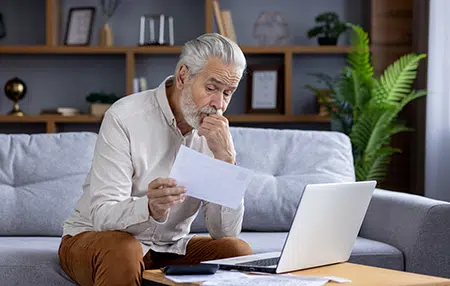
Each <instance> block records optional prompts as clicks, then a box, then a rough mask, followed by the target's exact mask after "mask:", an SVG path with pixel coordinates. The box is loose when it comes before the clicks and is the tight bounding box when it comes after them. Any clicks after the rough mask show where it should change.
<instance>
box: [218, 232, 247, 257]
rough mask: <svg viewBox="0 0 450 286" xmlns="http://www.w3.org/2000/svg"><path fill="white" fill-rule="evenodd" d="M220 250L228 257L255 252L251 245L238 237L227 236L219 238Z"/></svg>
mask: <svg viewBox="0 0 450 286" xmlns="http://www.w3.org/2000/svg"><path fill="white" fill-rule="evenodd" d="M218 244H219V248H220V251H221V252H223V253H225V254H226V256H227V257H236V256H244V255H250V254H253V250H252V248H251V247H250V245H249V244H248V243H247V242H245V241H244V240H242V239H239V238H237V237H225V238H221V239H219V240H218Z"/></svg>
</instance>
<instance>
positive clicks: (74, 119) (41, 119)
mask: <svg viewBox="0 0 450 286" xmlns="http://www.w3.org/2000/svg"><path fill="white" fill-rule="evenodd" d="M226 117H227V119H228V120H229V121H230V122H233V123H258V122H265V123H267V122H268V123H274V122H276V123H280V122H281V123H292V122H310V123H327V122H328V121H329V119H328V118H327V117H324V116H319V115H297V116H294V115H292V116H286V115H247V114H244V115H228V116H226ZM102 119H103V118H102V117H98V116H91V115H74V116H62V115H35V116H33V115H30V116H23V117H18V116H8V115H0V122H4V123H45V126H46V131H47V133H55V132H57V126H56V125H57V124H58V123H100V122H101V121H102Z"/></svg>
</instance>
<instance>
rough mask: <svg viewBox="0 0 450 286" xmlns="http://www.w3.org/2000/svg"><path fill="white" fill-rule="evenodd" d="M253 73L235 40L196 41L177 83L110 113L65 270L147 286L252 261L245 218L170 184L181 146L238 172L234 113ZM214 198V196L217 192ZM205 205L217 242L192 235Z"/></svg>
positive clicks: (84, 278)
mask: <svg viewBox="0 0 450 286" xmlns="http://www.w3.org/2000/svg"><path fill="white" fill-rule="evenodd" d="M245 68H246V60H245V57H244V54H243V53H242V51H241V50H240V49H239V47H238V46H237V45H236V44H235V43H234V42H232V41H230V40H228V39H227V38H225V37H222V36H220V35H218V34H205V35H203V36H201V37H198V38H196V39H194V40H191V41H189V42H187V43H186V44H185V46H184V49H183V52H182V54H181V56H180V59H179V62H178V64H177V67H176V70H175V75H174V76H169V77H168V78H166V79H165V80H164V81H163V82H162V83H161V85H160V86H159V87H157V88H156V89H152V90H147V91H143V92H140V93H137V94H133V95H131V96H127V97H124V98H122V99H121V100H119V101H117V102H116V103H115V104H114V105H113V106H111V108H110V109H109V110H108V111H107V112H106V114H105V116H104V119H103V122H102V125H101V128H100V131H99V134H98V140H97V144H96V148H95V153H94V158H93V162H92V167H91V170H90V172H89V174H88V176H87V178H86V182H85V184H84V185H83V190H84V193H83V196H82V197H81V198H80V200H79V202H78V204H77V206H76V210H75V212H74V213H73V214H72V215H71V216H70V217H69V218H68V219H67V220H66V222H65V224H64V234H63V238H62V241H61V245H60V249H59V258H60V263H61V266H62V268H63V269H64V271H65V272H66V273H67V274H68V275H69V276H70V277H71V278H72V279H73V280H75V281H76V282H77V283H79V284H80V285H93V284H95V285H139V284H140V283H141V277H142V271H143V270H144V269H151V268H159V267H162V266H165V265H174V264H196V263H199V262H200V261H203V260H211V259H219V258H227V257H234V256H241V255H248V254H251V253H252V250H251V248H250V247H249V245H248V244H247V243H246V242H244V241H242V240H240V239H238V238H236V236H237V235H238V234H239V233H240V231H241V225H242V219H243V214H244V202H243V201H242V202H241V205H240V207H239V208H238V209H236V210H235V209H228V208H226V207H223V206H220V205H217V204H213V203H210V202H206V201H201V200H198V199H196V198H192V197H188V196H186V188H185V187H184V186H180V185H178V184H177V182H176V181H174V180H173V179H172V178H168V175H169V173H170V169H171V166H172V164H173V162H174V159H175V157H176V154H177V151H178V149H179V147H180V145H182V144H183V145H185V146H188V147H190V148H192V149H194V150H197V151H199V152H201V153H204V154H207V155H208V156H213V157H214V158H216V159H218V160H222V161H225V162H228V163H230V164H235V150H234V146H233V142H232V138H231V135H230V131H229V125H228V121H227V119H226V118H225V117H224V116H222V112H224V111H225V110H226V109H227V106H228V104H229V103H230V100H231V97H232V95H233V93H234V91H235V90H236V88H237V87H238V84H239V82H240V80H241V77H242V74H243V72H244V70H245ZM211 191H212V192H213V191H214V190H211ZM201 206H203V215H204V217H205V222H206V226H207V228H208V231H209V234H210V236H205V237H201V236H194V237H192V236H191V235H189V233H190V226H191V223H192V222H193V220H194V219H195V217H196V216H197V214H198V212H199V209H200V207H201Z"/></svg>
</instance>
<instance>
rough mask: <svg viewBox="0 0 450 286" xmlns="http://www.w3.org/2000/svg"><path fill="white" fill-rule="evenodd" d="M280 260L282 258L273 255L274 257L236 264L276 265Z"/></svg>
mask: <svg viewBox="0 0 450 286" xmlns="http://www.w3.org/2000/svg"><path fill="white" fill-rule="evenodd" d="M279 260H280V258H279V257H273V258H267V259H260V260H254V261H247V262H241V263H236V265H242V266H244V265H245V266H272V265H276V264H277V263H278V261H279Z"/></svg>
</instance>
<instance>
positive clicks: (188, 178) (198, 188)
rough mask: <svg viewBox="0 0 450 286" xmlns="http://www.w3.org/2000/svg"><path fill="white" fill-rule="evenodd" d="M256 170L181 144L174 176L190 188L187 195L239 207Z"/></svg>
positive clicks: (175, 163)
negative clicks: (218, 158)
mask: <svg viewBox="0 0 450 286" xmlns="http://www.w3.org/2000/svg"><path fill="white" fill-rule="evenodd" d="M252 175H253V172H252V171H251V170H249V169H246V168H243V167H240V166H236V165H233V164H230V163H227V162H224V161H221V160H217V159H215V158H212V157H210V156H208V155H205V154H202V153H200V152H197V151H195V150H193V149H191V148H188V147H186V146H184V145H181V147H180V150H179V151H178V154H177V157H176V158H175V162H174V164H173V166H172V170H171V171H170V175H169V177H170V178H173V179H175V180H176V181H177V184H178V185H180V186H184V187H186V189H187V191H186V194H187V195H188V196H191V197H195V198H198V199H201V200H205V201H208V202H212V203H216V204H219V205H222V206H225V207H229V208H233V209H236V208H237V207H239V204H240V202H241V200H242V198H243V197H244V194H245V190H246V189H247V187H248V185H249V183H250V181H251V179H252Z"/></svg>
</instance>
